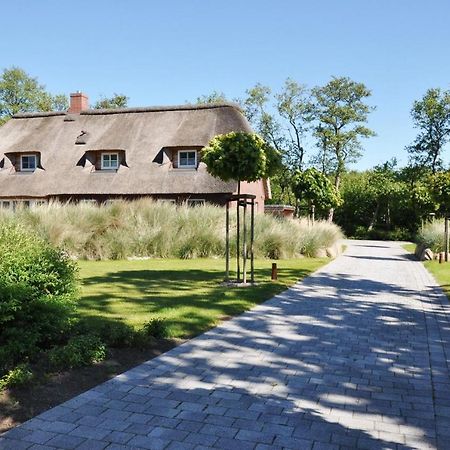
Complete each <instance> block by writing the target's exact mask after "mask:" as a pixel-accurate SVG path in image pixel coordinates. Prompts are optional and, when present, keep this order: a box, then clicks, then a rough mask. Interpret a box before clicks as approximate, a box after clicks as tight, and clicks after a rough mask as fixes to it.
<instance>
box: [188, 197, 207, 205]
mask: <svg viewBox="0 0 450 450" xmlns="http://www.w3.org/2000/svg"><path fill="white" fill-rule="evenodd" d="M187 204H188V205H189V206H202V205H204V204H205V199H203V198H190V199H188V201H187Z"/></svg>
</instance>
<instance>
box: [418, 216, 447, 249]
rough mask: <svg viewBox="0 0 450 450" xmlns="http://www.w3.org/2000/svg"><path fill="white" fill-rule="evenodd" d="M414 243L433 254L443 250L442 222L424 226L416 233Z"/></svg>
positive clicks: (437, 221) (438, 221)
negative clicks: (431, 251) (429, 249)
mask: <svg viewBox="0 0 450 450" xmlns="http://www.w3.org/2000/svg"><path fill="white" fill-rule="evenodd" d="M415 240H416V243H417V244H419V245H422V246H423V247H424V248H431V250H433V252H434V253H438V252H443V251H444V250H445V233H444V220H435V221H433V222H430V223H427V224H425V225H424V226H423V227H422V228H421V229H420V230H419V232H418V233H417V236H416V239H415Z"/></svg>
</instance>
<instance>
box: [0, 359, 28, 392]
mask: <svg viewBox="0 0 450 450" xmlns="http://www.w3.org/2000/svg"><path fill="white" fill-rule="evenodd" d="M32 378H33V372H32V371H31V370H30V368H29V367H28V365H27V364H19V365H18V366H17V367H14V369H11V370H9V371H8V372H7V373H6V375H4V376H3V377H2V378H0V391H1V390H2V389H6V388H8V387H12V386H19V385H21V384H25V383H28V382H30V381H31V380H32Z"/></svg>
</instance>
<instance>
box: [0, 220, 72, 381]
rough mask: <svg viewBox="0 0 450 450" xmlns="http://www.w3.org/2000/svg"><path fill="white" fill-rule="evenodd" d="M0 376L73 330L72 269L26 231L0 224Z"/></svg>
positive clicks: (63, 257)
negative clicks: (71, 328)
mask: <svg viewBox="0 0 450 450" xmlns="http://www.w3.org/2000/svg"><path fill="white" fill-rule="evenodd" d="M0 255H1V258H0V375H1V374H3V373H5V372H6V371H7V370H8V369H10V368H12V367H14V366H15V365H16V364H17V363H19V362H21V361H24V360H25V359H27V358H30V357H32V356H33V355H36V353H38V352H39V350H41V349H45V348H49V347H50V346H52V345H54V344H55V343H58V342H63V341H64V339H65V335H66V333H67V332H68V330H69V329H70V326H71V322H72V319H71V313H72V312H73V310H74V303H73V301H74V298H75V293H76V278H75V274H76V266H75V264H74V263H73V262H72V261H71V260H70V259H69V258H68V256H67V255H66V254H64V253H63V252H61V251H59V250H57V249H55V248H53V247H52V246H51V245H50V244H48V243H46V242H45V241H44V240H42V239H41V238H39V237H38V236H36V234H35V233H34V232H32V231H30V229H25V228H23V227H22V226H20V225H18V224H16V223H14V222H12V221H7V222H1V221H0Z"/></svg>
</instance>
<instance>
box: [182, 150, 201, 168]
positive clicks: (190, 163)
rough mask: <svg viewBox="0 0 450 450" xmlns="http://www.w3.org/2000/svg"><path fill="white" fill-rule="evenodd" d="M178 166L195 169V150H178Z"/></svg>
mask: <svg viewBox="0 0 450 450" xmlns="http://www.w3.org/2000/svg"><path fill="white" fill-rule="evenodd" d="M178 168H180V169H196V168H197V150H180V151H179V152H178Z"/></svg>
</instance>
